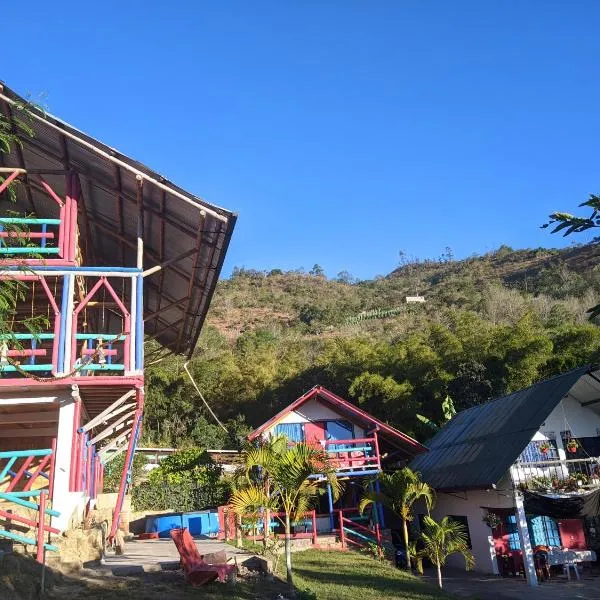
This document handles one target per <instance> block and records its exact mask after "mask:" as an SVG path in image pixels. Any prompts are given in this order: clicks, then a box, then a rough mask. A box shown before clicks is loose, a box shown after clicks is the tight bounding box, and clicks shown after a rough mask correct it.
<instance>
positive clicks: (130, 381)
mask: <svg viewBox="0 0 600 600" xmlns="http://www.w3.org/2000/svg"><path fill="white" fill-rule="evenodd" d="M75 383H76V384H77V385H78V386H79V387H87V386H96V387H101V386H106V385H116V386H123V387H135V388H137V387H140V386H142V385H143V384H144V377H143V376H140V377H133V376H127V377H119V376H116V375H106V376H103V375H94V376H90V377H64V378H62V379H61V378H56V379H53V378H48V379H44V380H43V381H38V380H36V379H29V378H28V377H23V378H16V377H13V378H6V379H0V387H13V388H14V389H15V390H22V389H23V388H24V387H45V388H48V389H53V388H61V387H67V386H70V385H73V384H75Z"/></svg>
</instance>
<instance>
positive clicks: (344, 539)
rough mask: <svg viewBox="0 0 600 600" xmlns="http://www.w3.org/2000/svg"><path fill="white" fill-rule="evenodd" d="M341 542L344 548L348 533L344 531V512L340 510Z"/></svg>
mask: <svg viewBox="0 0 600 600" xmlns="http://www.w3.org/2000/svg"><path fill="white" fill-rule="evenodd" d="M340 542H342V548H345V547H346V534H345V533H344V513H343V512H342V511H341V510H340Z"/></svg>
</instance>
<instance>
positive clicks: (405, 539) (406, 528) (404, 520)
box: [402, 519, 412, 571]
mask: <svg viewBox="0 0 600 600" xmlns="http://www.w3.org/2000/svg"><path fill="white" fill-rule="evenodd" d="M402 532H403V533H404V547H405V549H406V568H407V569H408V570H409V571H411V570H412V565H411V564H410V551H409V549H408V524H407V522H406V519H402Z"/></svg>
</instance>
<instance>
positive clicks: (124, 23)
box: [0, 0, 600, 278]
mask: <svg viewBox="0 0 600 600" xmlns="http://www.w3.org/2000/svg"><path fill="white" fill-rule="evenodd" d="M46 9H47V10H44V11H41V10H40V11H36V10H28V11H27V14H26V15H25V16H22V17H21V18H20V19H19V22H18V24H15V25H14V27H4V28H3V40H2V42H3V47H4V57H5V58H4V60H3V64H2V69H1V71H0V79H3V80H4V81H5V82H6V83H7V84H8V85H9V86H10V87H12V88H14V89H15V90H17V91H18V92H20V93H22V94H31V95H32V96H33V97H34V98H38V97H39V96H40V94H42V95H43V101H44V103H45V104H46V105H47V107H48V109H49V110H50V111H51V112H52V113H54V114H56V115H57V116H59V117H61V118H63V119H65V120H67V121H69V122H70V123H72V124H73V125H75V126H76V127H78V128H80V129H83V130H84V131H86V132H88V133H90V134H91V135H94V136H96V137H98V138H100V139H101V140H102V141H104V142H105V143H107V144H109V145H111V146H114V147H116V148H118V149H119V150H120V151H121V152H124V153H126V154H129V155H131V156H133V157H134V158H136V159H138V160H140V161H142V162H144V163H146V164H147V165H149V166H150V167H152V168H154V169H156V170H158V171H160V172H161V173H162V174H164V175H165V176H166V177H168V178H170V179H172V180H173V181H175V182H176V183H178V184H179V185H182V186H183V187H185V188H186V189H189V190H190V191H191V192H193V193H196V194H198V195H201V196H203V197H204V198H206V199H207V200H210V201H212V202H214V203H216V204H219V205H221V206H224V207H227V208H230V209H233V210H236V211H238V212H239V214H240V218H239V221H238V227H237V229H236V232H235V234H234V239H233V242H232V246H231V249H230V253H229V256H228V259H227V263H226V272H229V271H230V270H231V268H232V267H233V265H239V266H246V267H252V268H259V269H271V268H275V267H279V268H283V269H294V268H298V267H301V266H303V267H305V268H306V269H309V268H310V267H312V265H313V264H315V263H319V264H320V265H322V266H323V267H324V268H325V270H326V272H327V273H328V274H329V275H330V276H334V275H335V274H336V273H337V272H339V271H341V270H348V271H350V272H351V273H353V274H354V275H355V276H358V277H361V278H370V277H373V276H374V275H376V274H385V273H387V272H389V271H391V270H392V269H393V268H394V267H395V266H396V265H397V262H398V251H399V250H400V249H403V250H405V251H406V252H407V253H408V254H409V255H412V256H418V257H421V258H426V257H437V256H439V255H440V253H441V252H442V251H443V249H444V248H445V247H446V246H450V247H451V248H452V249H453V251H454V253H455V255H456V256H459V257H461V256H467V255H470V254H472V253H483V252H486V251H488V250H491V249H494V248H496V247H498V246H499V245H500V244H508V245H511V246H513V247H533V246H539V245H546V246H549V245H560V244H565V243H568V240H567V242H565V241H563V240H562V239H560V238H556V237H555V236H554V237H551V236H550V235H549V234H548V232H547V231H546V230H541V229H539V226H540V224H541V223H543V222H544V219H545V217H546V215H547V214H548V213H549V212H551V211H553V210H559V209H563V210H575V207H576V206H577V204H578V203H579V202H582V201H583V200H585V199H586V198H587V196H588V194H590V193H600V182H599V181H598V161H599V158H598V157H599V153H598V148H597V140H598V139H599V135H598V134H599V129H600V77H599V75H600V73H599V70H600V69H599V65H600V63H599V61H598V57H599V56H600V37H599V36H598V24H599V23H600V3H598V2H597V1H596V0H587V1H586V0H578V1H577V2H571V3H569V2H564V1H558V0H557V1H555V0H528V1H527V2H519V1H517V0H507V1H500V0H496V1H494V0H487V1H485V2H482V1H481V0H472V1H467V0H453V1H452V2H449V1H448V0H389V1H385V0H373V1H367V0H363V1H362V2H358V1H351V0H302V1H300V0H295V1H292V0H278V1H276V0H273V1H271V2H266V1H260V0H252V1H248V0H239V1H233V0H231V1H229V0H222V1H219V2H206V1H197V2H196V1H192V0H179V1H178V2H171V3H169V2H164V1H160V2H158V1H154V0H146V1H144V2H142V1H138V0H127V1H125V2H124V1H122V0H121V1H120V2H115V1H113V0H102V2H80V1H78V2H68V1H63V2H56V3H51V4H50V5H46ZM7 52H8V54H7ZM7 58H8V59H7Z"/></svg>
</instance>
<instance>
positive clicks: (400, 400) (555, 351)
mask: <svg viewBox="0 0 600 600" xmlns="http://www.w3.org/2000/svg"><path fill="white" fill-rule="evenodd" d="M598 250H599V249H598V246H597V245H586V246H579V247H571V248H568V249H565V250H547V249H542V248H540V249H537V250H519V251H513V250H511V249H510V248H507V247H502V248H500V249H499V250H497V251H495V252H492V253H489V254H487V255H484V256H478V257H472V258H469V259H467V260H461V261H455V260H453V258H452V256H451V253H450V252H446V253H445V254H444V255H443V256H442V257H441V258H440V259H439V260H437V261H404V263H403V264H402V265H401V266H400V267H399V268H398V269H397V270H395V271H394V272H393V273H392V274H390V275H389V276H387V277H379V278H376V279H374V280H370V281H360V282H356V281H354V280H353V278H352V277H351V276H350V275H349V274H348V273H341V274H340V275H339V276H338V277H337V278H335V279H328V278H326V277H325V276H324V274H323V273H322V270H321V269H320V268H319V267H318V266H317V265H315V268H313V269H312V270H311V272H310V273H304V272H286V273H283V272H281V271H279V270H274V271H271V272H269V273H265V272H260V271H255V270H249V269H240V268H236V269H235V270H234V274H233V276H232V277H231V278H230V279H227V280H223V281H221V282H220V283H219V286H218V289H217V293H216V294H215V297H214V300H213V303H212V307H211V310H210V313H209V318H208V321H207V324H206V326H205V328H204V331H203V334H202V336H201V338H200V341H199V343H198V346H197V349H196V352H195V355H194V358H193V359H192V361H191V362H190V369H191V371H192V372H193V374H194V377H195V379H196V381H197V383H198V385H199V387H200V389H201V391H202V393H203V395H204V396H205V398H206V400H207V401H208V402H209V403H210V405H211V407H212V408H213V410H214V411H215V412H216V414H217V415H218V416H219V418H220V419H221V420H223V421H225V422H226V426H227V429H228V430H229V432H228V434H226V433H225V432H224V431H223V429H221V428H220V427H219V426H218V425H216V424H215V421H214V420H213V419H212V418H211V417H210V415H209V414H208V411H207V410H206V408H205V407H204V405H203V403H202V401H201V400H200V399H199V398H198V395H197V394H196V392H195V391H194V390H193V388H192V386H191V383H190V382H189V380H188V379H187V376H185V373H184V372H183V370H182V366H183V359H182V358H180V357H168V358H165V359H162V360H160V359H159V358H158V357H160V354H159V352H155V353H153V352H152V350H153V349H152V348H148V349H147V363H148V365H149V368H148V372H147V402H146V418H145V433H144V438H145V439H144V443H153V444H157V443H160V444H166V445H182V444H185V443H196V444H200V445H207V446H211V447H219V446H231V445H235V443H236V439H237V438H239V436H240V435H241V434H242V433H243V432H244V431H246V430H247V427H248V426H254V425H257V424H259V423H262V422H263V421H264V420H266V419H267V418H268V417H269V416H271V415H272V414H273V413H274V412H275V411H276V410H278V409H280V408H281V407H283V406H285V405H286V404H288V403H289V402H291V401H292V400H293V399H295V398H296V397H297V396H299V395H300V394H301V393H303V392H304V391H306V390H307V389H309V388H310V387H312V386H313V385H315V384H317V383H320V384H322V385H324V386H326V387H328V388H330V389H332V390H333V391H335V392H337V393H339V394H341V395H343V396H344V397H347V398H350V399H351V400H353V401H355V402H357V403H358V404H359V405H360V406H362V407H363V408H365V409H366V410H369V411H371V412H373V413H374V414H375V415H376V416H378V417H380V418H382V419H384V420H386V421H388V422H390V423H392V424H394V425H396V426H398V427H399V428H400V429H402V430H403V431H406V432H408V433H411V434H413V435H415V436H417V437H419V438H425V437H427V436H429V435H430V433H431V430H429V429H428V428H427V426H425V425H424V424H423V423H422V422H421V421H420V420H419V419H418V418H417V416H416V415H417V413H419V414H422V415H424V416H426V417H428V418H429V419H431V420H433V421H436V422H440V421H441V420H442V418H443V417H442V408H441V404H442V401H443V400H444V399H445V397H446V396H447V395H449V396H450V397H451V398H452V399H453V401H454V404H455V405H456V408H457V409H459V410H460V409H463V408H466V407H468V406H471V405H473V404H476V403H479V402H482V401H485V400H486V399H488V398H489V397H493V396H495V395H498V394H501V393H504V392H510V391H512V390H515V389H519V388H521V387H524V386H527V385H529V384H531V383H533V382H535V381H537V380H539V379H543V378H545V377H548V376H551V375H554V374H556V373H559V372H562V371H565V370H568V369H570V368H573V367H575V366H576V365H579V364H581V363H585V362H588V361H592V362H593V361H597V360H598V359H599V358H600V329H599V328H598V327H597V326H596V325H594V324H591V323H589V321H588V320H587V315H586V310H587V309H588V308H589V307H590V306H592V305H594V304H596V303H597V302H598V296H600V268H599V266H598V265H599V264H600V261H599V256H598V254H599V252H598ZM415 294H419V295H422V296H423V297H424V298H425V302H424V303H419V304H416V303H410V304H407V302H406V296H408V295H411V296H412V295H415Z"/></svg>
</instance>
